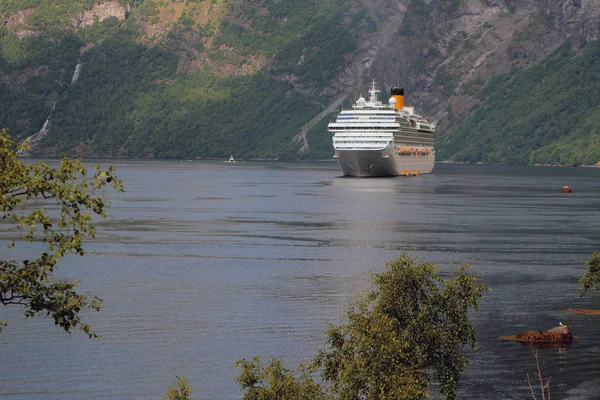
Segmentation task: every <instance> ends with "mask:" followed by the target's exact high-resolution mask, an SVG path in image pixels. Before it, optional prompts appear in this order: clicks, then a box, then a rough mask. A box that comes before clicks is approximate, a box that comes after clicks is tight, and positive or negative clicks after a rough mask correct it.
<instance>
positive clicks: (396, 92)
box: [391, 86, 404, 110]
mask: <svg viewBox="0 0 600 400" xmlns="http://www.w3.org/2000/svg"><path fill="white" fill-rule="evenodd" d="M391 95H392V97H393V98H394V99H396V110H402V109H404V88H402V87H398V86H394V87H393V88H392V91H391Z"/></svg>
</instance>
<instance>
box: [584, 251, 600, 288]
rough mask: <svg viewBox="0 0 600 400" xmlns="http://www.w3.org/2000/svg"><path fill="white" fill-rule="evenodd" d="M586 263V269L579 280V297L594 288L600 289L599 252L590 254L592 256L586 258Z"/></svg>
mask: <svg viewBox="0 0 600 400" xmlns="http://www.w3.org/2000/svg"><path fill="white" fill-rule="evenodd" d="M586 265H587V266H588V270H587V271H586V272H585V274H584V275H583V277H582V278H581V279H580V280H579V283H580V285H581V287H580V289H579V295H580V296H581V297H583V295H584V294H586V293H589V292H591V291H592V290H594V289H595V290H599V289H600V253H594V254H592V257H590V259H589V260H587V262H586Z"/></svg>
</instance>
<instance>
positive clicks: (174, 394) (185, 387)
mask: <svg viewBox="0 0 600 400" xmlns="http://www.w3.org/2000/svg"><path fill="white" fill-rule="evenodd" d="M175 380H176V381H177V386H169V387H168V388H167V393H166V394H165V397H164V399H165V400H190V395H191V394H192V389H191V388H190V385H189V383H188V380H187V378H186V377H185V376H184V377H179V376H177V375H175Z"/></svg>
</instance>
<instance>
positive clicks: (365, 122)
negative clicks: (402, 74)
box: [328, 82, 435, 177]
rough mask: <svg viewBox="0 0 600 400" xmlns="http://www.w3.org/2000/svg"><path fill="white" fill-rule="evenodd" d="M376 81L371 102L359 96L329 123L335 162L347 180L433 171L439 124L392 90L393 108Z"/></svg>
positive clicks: (400, 89) (395, 88) (398, 89)
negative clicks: (436, 124) (349, 178)
mask: <svg viewBox="0 0 600 400" xmlns="http://www.w3.org/2000/svg"><path fill="white" fill-rule="evenodd" d="M380 92H381V91H379V90H377V88H376V87H375V82H373V83H372V85H371V89H370V90H369V94H370V97H369V100H368V101H367V100H365V99H364V98H363V97H360V98H359V99H358V100H357V101H356V103H355V104H354V105H353V106H352V108H351V109H343V110H342V112H341V113H340V114H339V115H338V117H337V119H336V121H335V122H332V123H330V124H329V125H328V130H329V132H331V133H333V147H334V149H335V154H334V158H337V160H338V162H339V164H340V167H341V168H342V172H343V174H344V175H345V176H357V177H371V176H400V175H403V176H412V175H420V174H429V173H431V171H432V170H433V165H434V161H435V150H434V149H433V133H434V132H435V126H434V125H433V124H431V123H429V122H427V120H425V119H424V118H423V117H421V116H420V115H417V114H415V113H414V107H406V106H405V105H404V89H403V88H399V87H393V88H392V90H391V97H390V99H389V102H388V104H383V102H381V101H380V100H379V99H378V98H377V97H378V96H377V95H378V93H380Z"/></svg>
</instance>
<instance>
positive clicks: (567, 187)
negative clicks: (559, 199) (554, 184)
mask: <svg viewBox="0 0 600 400" xmlns="http://www.w3.org/2000/svg"><path fill="white" fill-rule="evenodd" d="M562 192H563V193H571V192H572V189H571V187H570V186H569V185H565V186H563V188H562Z"/></svg>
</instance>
